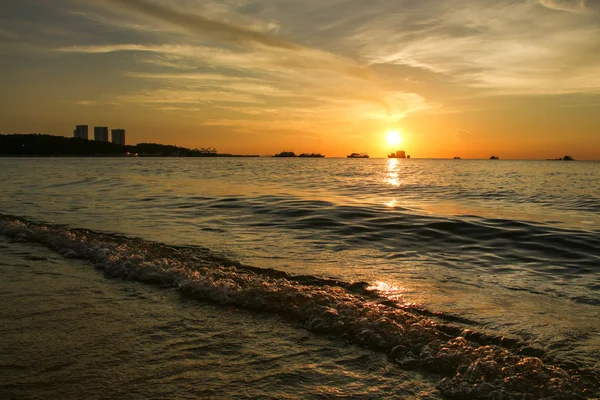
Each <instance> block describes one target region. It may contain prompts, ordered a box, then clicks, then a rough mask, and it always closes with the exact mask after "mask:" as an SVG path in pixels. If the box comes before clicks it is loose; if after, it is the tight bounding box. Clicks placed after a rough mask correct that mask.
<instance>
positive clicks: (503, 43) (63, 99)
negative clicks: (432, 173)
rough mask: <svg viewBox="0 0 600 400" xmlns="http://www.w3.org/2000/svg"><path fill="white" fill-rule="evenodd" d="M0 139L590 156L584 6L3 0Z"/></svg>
mask: <svg viewBox="0 0 600 400" xmlns="http://www.w3.org/2000/svg"><path fill="white" fill-rule="evenodd" d="M0 87H1V92H2V95H1V96H0V133H32V132H40V133H50V134H56V135H64V136H72V131H73V128H74V126H75V125H76V124H88V125H90V126H94V125H102V126H108V127H109V128H125V129H126V130H127V141H128V144H135V143H138V142H156V143H164V144H176V145H180V146H185V147H192V148H193V147H215V148H217V150H218V151H219V152H232V153H244V154H261V155H267V154H274V153H277V152H280V151H283V150H293V151H295V152H296V153H301V152H321V153H323V154H326V155H327V156H328V157H335V156H344V155H346V154H348V153H350V152H352V151H356V152H368V153H369V154H370V155H371V156H372V157H382V156H385V155H386V153H389V152H390V151H392V150H397V149H396V148H391V146H390V145H389V144H388V143H387V142H386V136H387V134H388V132H389V131H390V130H397V131H399V132H400V133H401V136H402V143H401V144H399V145H398V146H396V147H399V148H401V149H404V150H406V152H407V154H410V155H412V156H413V157H419V158H423V157H453V156H461V157H462V158H487V157H489V156H490V155H491V154H496V155H498V156H500V158H503V159H510V158H525V159H530V158H532V159H544V158H555V157H560V156H563V155H565V154H566V153H568V154H569V155H571V156H573V157H575V158H576V159H600V0H587V1H586V0H512V1H509V0H445V1H440V0H371V1H366V0H296V1H291V0H224V1H204V0H169V1H167V0H51V1H50V0H9V1H2V2H0Z"/></svg>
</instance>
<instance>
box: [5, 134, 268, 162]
mask: <svg viewBox="0 0 600 400" xmlns="http://www.w3.org/2000/svg"><path fill="white" fill-rule="evenodd" d="M0 156H10V157H34V156H45V157H61V156H64V157H125V156H138V157H258V156H255V155H238V154H228V153H218V152H217V150H216V149H215V148H200V149H188V148H186V147H180V146H173V145H165V144H158V143H138V144H136V145H135V146H129V145H126V146H122V145H119V144H115V143H110V142H102V141H97V140H88V139H80V138H68V137H64V136H54V135H47V134H37V133H33V134H8V135H0Z"/></svg>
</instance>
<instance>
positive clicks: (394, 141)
mask: <svg viewBox="0 0 600 400" xmlns="http://www.w3.org/2000/svg"><path fill="white" fill-rule="evenodd" d="M386 139H387V142H388V144H389V145H390V146H397V145H399V144H400V143H401V142H402V136H400V132H398V131H389V132H388V133H387V136H386Z"/></svg>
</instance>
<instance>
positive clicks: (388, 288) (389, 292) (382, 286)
mask: <svg viewBox="0 0 600 400" xmlns="http://www.w3.org/2000/svg"><path fill="white" fill-rule="evenodd" d="M367 290H372V291H374V292H377V294H379V295H380V296H383V297H386V298H388V299H390V300H395V301H403V293H404V292H405V291H406V289H405V288H403V287H398V286H395V285H390V284H389V283H387V282H375V284H374V285H373V286H369V287H368V288H367Z"/></svg>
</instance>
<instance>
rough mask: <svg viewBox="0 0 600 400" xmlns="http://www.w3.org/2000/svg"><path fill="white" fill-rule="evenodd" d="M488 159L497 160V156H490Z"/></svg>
mask: <svg viewBox="0 0 600 400" xmlns="http://www.w3.org/2000/svg"><path fill="white" fill-rule="evenodd" d="M490 160H499V158H498V156H491V157H490Z"/></svg>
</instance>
